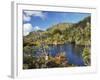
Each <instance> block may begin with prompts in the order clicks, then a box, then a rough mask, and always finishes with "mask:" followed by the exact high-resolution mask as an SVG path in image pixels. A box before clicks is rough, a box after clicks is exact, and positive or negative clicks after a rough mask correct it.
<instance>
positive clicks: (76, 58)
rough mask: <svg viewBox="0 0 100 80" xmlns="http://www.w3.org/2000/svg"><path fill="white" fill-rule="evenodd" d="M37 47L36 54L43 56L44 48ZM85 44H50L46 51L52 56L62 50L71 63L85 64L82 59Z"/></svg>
mask: <svg viewBox="0 0 100 80" xmlns="http://www.w3.org/2000/svg"><path fill="white" fill-rule="evenodd" d="M33 48H35V50H36V51H35V54H36V55H35V56H37V57H38V56H41V55H42V53H43V48H42V47H39V48H36V47H35V46H33ZM83 48H84V47H83V46H76V45H74V44H62V45H49V46H48V48H47V49H45V51H46V52H47V53H48V54H49V55H51V56H56V55H57V54H60V53H62V52H64V53H65V55H66V59H67V61H68V63H69V64H74V65H77V66H84V62H83V59H82V50H83Z"/></svg>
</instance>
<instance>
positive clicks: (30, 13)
mask: <svg viewBox="0 0 100 80" xmlns="http://www.w3.org/2000/svg"><path fill="white" fill-rule="evenodd" d="M24 13H25V14H24V21H30V19H31V16H36V17H40V18H41V19H45V18H46V14H43V12H42V11H24Z"/></svg>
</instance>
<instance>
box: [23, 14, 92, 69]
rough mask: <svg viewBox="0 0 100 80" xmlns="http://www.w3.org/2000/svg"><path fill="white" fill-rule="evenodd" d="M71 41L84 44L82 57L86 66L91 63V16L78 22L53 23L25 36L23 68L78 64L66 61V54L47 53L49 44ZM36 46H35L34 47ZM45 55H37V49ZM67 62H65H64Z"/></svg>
mask: <svg viewBox="0 0 100 80" xmlns="http://www.w3.org/2000/svg"><path fill="white" fill-rule="evenodd" d="M66 43H71V44H75V45H80V46H84V49H83V51H82V57H83V61H84V64H85V65H86V66H89V65H90V63H91V62H90V61H91V59H90V56H91V52H90V47H91V17H90V16H88V17H85V18H84V19H83V20H81V21H79V22H78V23H59V24H55V25H52V26H51V27H49V28H48V29H46V30H45V31H43V30H38V31H32V32H30V33H29V35H27V36H23V68H24V69H33V68H48V67H68V66H77V65H73V64H68V63H67V62H66V61H65V54H64V53H60V54H59V56H60V58H59V57H58V55H57V56H54V57H52V56H50V55H48V54H46V51H45V50H46V49H48V48H49V45H60V44H66ZM33 46H35V48H33ZM40 46H42V50H43V53H44V55H42V56H40V57H36V56H35V55H36V53H35V50H36V48H40ZM46 57H47V59H46ZM64 62H65V63H64Z"/></svg>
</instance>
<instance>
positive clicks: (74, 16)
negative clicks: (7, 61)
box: [23, 10, 91, 36]
mask: <svg viewBox="0 0 100 80" xmlns="http://www.w3.org/2000/svg"><path fill="white" fill-rule="evenodd" d="M90 15H91V14H90V13H76V12H52V11H30V10H24V11H23V27H24V36H26V35H28V34H29V33H30V32H32V31H37V30H46V29H47V28H49V27H52V25H55V24H58V23H77V22H79V21H80V20H83V19H84V18H85V17H87V16H90Z"/></svg>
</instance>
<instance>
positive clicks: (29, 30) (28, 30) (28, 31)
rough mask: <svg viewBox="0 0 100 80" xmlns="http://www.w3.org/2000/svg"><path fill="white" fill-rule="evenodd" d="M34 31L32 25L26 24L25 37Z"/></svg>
mask: <svg viewBox="0 0 100 80" xmlns="http://www.w3.org/2000/svg"><path fill="white" fill-rule="evenodd" d="M32 30H33V27H32V25H31V24H30V23H26V24H24V36H26V35H28V34H29V33H30V32H31V31H32Z"/></svg>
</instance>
